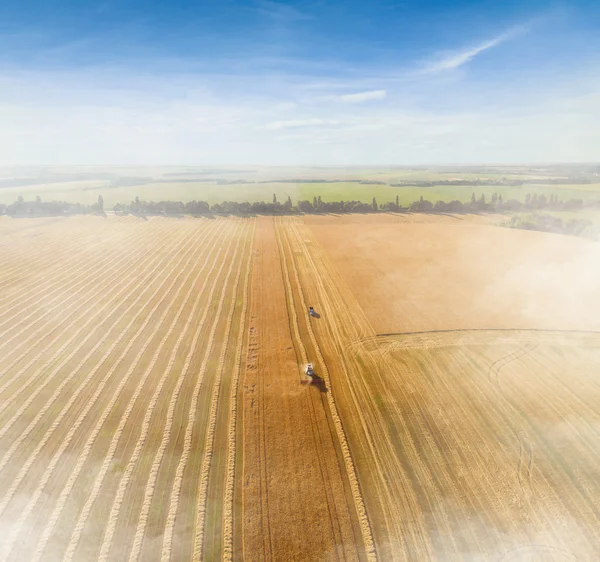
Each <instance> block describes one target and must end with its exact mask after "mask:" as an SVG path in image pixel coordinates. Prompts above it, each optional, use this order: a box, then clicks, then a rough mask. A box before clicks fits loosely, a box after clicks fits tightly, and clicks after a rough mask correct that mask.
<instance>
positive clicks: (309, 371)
mask: <svg viewBox="0 0 600 562" xmlns="http://www.w3.org/2000/svg"><path fill="white" fill-rule="evenodd" d="M315 376H316V375H315V371H314V369H313V365H312V363H307V364H306V365H305V366H304V378H303V379H302V380H301V381H300V384H311V383H312V382H314V380H315Z"/></svg>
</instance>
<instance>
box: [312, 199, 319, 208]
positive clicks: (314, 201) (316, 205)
mask: <svg viewBox="0 0 600 562" xmlns="http://www.w3.org/2000/svg"><path fill="white" fill-rule="evenodd" d="M318 207H319V206H318V204H317V197H316V196H315V197H313V209H314V210H315V211H317V210H318Z"/></svg>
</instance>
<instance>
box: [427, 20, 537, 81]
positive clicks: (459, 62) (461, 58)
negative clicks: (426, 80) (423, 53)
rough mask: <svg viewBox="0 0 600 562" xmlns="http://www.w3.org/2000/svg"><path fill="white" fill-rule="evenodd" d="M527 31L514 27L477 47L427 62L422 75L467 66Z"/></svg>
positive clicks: (523, 27)
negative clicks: (486, 52)
mask: <svg viewBox="0 0 600 562" xmlns="http://www.w3.org/2000/svg"><path fill="white" fill-rule="evenodd" d="M527 30H528V26H524V25H522V26H515V27H513V28H511V29H509V30H508V31H505V32H504V33H502V34H500V35H498V36H496V37H493V38H492V39H489V40H487V41H484V42H483V43H480V44H479V45H475V46H474V47H470V48H468V49H464V50H462V51H454V52H450V53H446V54H445V55H442V56H440V57H439V58H437V59H435V60H433V61H431V62H429V63H428V64H426V65H425V66H424V68H423V69H422V72H423V73H426V74H429V73H434V72H442V71H444V70H452V69H455V68H458V67H460V66H463V65H464V64H467V63H468V62H469V61H471V60H472V59H474V58H475V57H476V56H478V55H480V54H481V53H484V52H485V51H487V50H489V49H493V48H494V47H497V46H498V45H501V44H502V43H506V42H507V41H510V40H511V39H514V38H515V37H517V36H519V35H521V34H523V33H525V32H526V31H527Z"/></svg>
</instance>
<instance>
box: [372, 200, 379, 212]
mask: <svg viewBox="0 0 600 562" xmlns="http://www.w3.org/2000/svg"><path fill="white" fill-rule="evenodd" d="M378 208H379V207H378V205H377V199H375V197H373V210H374V211H377V209H378Z"/></svg>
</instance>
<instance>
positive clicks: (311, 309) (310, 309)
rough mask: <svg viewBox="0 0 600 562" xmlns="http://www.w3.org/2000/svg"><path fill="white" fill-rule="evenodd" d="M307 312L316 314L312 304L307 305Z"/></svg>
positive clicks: (312, 314)
mask: <svg viewBox="0 0 600 562" xmlns="http://www.w3.org/2000/svg"><path fill="white" fill-rule="evenodd" d="M308 313H309V314H310V315H311V316H316V315H317V313H316V312H315V309H314V308H313V307H312V306H309V307H308Z"/></svg>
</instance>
